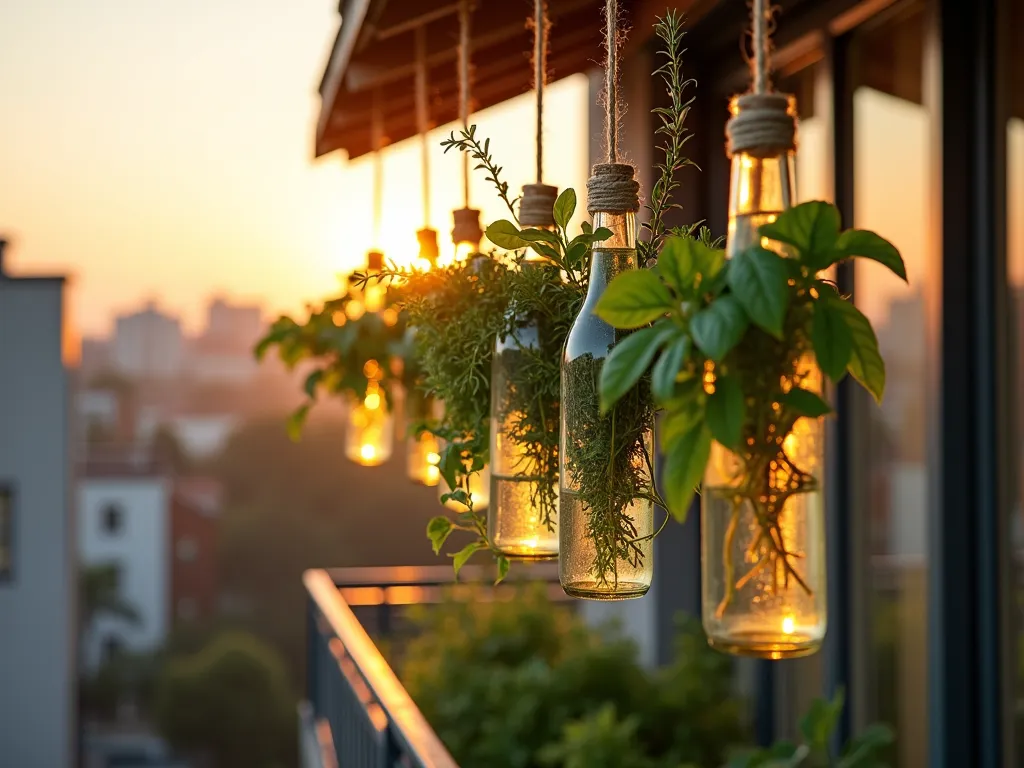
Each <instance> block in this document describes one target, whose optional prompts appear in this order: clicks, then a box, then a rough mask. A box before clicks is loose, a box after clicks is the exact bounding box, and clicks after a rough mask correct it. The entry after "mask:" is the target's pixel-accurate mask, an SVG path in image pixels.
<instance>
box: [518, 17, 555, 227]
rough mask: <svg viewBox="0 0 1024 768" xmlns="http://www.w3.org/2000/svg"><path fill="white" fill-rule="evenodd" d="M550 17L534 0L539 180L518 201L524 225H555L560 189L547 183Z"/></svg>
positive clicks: (525, 189)
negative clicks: (545, 154)
mask: <svg viewBox="0 0 1024 768" xmlns="http://www.w3.org/2000/svg"><path fill="white" fill-rule="evenodd" d="M547 31H548V18H547V3H546V2H545V0H534V15H533V87H534V89H535V90H536V93H537V137H536V138H537V142H536V144H537V146H536V152H537V183H536V184H524V185H523V196H522V198H521V199H520V200H519V223H520V224H521V225H522V226H524V227H553V226H554V225H555V217H554V213H553V211H554V207H555V200H557V199H558V188H557V187H552V186H551V185H549V184H545V183H544V81H545V80H546V79H547V69H548V67H547V60H548V41H547Z"/></svg>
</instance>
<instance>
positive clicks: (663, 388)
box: [651, 336, 691, 403]
mask: <svg viewBox="0 0 1024 768" xmlns="http://www.w3.org/2000/svg"><path fill="white" fill-rule="evenodd" d="M690 346H691V342H690V337H689V336H680V337H678V338H677V339H675V340H673V341H672V343H671V344H669V345H668V346H667V347H666V348H665V350H664V351H663V352H662V353H661V356H660V357H659V358H658V362H656V363H655V364H654V368H653V369H652V370H651V392H652V394H653V395H654V399H655V400H656V401H657V402H661V403H663V402H666V401H667V400H669V399H671V397H672V395H673V394H674V393H675V388H676V376H677V375H679V369H680V368H682V367H683V363H684V362H686V358H687V357H689V355H690Z"/></svg>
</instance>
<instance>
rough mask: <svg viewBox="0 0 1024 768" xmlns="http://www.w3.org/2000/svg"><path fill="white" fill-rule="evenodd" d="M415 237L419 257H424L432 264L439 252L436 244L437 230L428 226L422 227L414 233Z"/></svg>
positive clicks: (434, 262)
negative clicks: (418, 247)
mask: <svg viewBox="0 0 1024 768" xmlns="http://www.w3.org/2000/svg"><path fill="white" fill-rule="evenodd" d="M416 239H417V240H418V241H419V243H420V258H421V259H426V260H427V261H428V262H430V265H431V266H434V264H436V263H437V257H438V256H439V255H440V253H441V251H440V249H439V248H438V246H437V231H436V230H433V229H431V228H430V227H424V228H423V229H421V230H420V231H418V232H417V233H416Z"/></svg>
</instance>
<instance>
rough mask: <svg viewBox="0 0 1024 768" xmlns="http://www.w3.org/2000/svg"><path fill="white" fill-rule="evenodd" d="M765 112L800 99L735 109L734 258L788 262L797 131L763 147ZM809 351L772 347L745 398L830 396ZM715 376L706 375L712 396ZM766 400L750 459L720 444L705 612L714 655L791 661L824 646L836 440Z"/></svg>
mask: <svg viewBox="0 0 1024 768" xmlns="http://www.w3.org/2000/svg"><path fill="white" fill-rule="evenodd" d="M754 108H756V109H757V110H758V111H759V112H760V113H761V114H762V115H763V114H764V112H765V110H772V111H774V113H775V119H776V121H777V122H780V121H781V122H782V123H785V121H786V118H787V116H788V119H789V121H790V124H793V121H794V120H795V116H796V109H795V102H794V100H793V99H792V97H787V96H783V95H780V94H774V93H763V94H747V95H744V96H740V97H737V98H735V99H733V101H732V103H731V111H732V114H733V115H734V117H733V120H732V121H730V128H731V130H730V154H731V156H732V177H731V185H730V196H729V236H728V244H727V251H726V252H727V256H728V257H732V256H733V255H735V254H736V253H738V252H739V251H741V250H743V249H745V248H747V247H749V246H750V245H752V244H756V243H760V244H761V245H762V246H764V247H767V248H771V249H773V250H776V251H778V252H779V253H781V254H783V255H786V253H785V249H784V248H783V247H782V246H781V245H780V244H779V243H776V242H773V241H768V240H767V239H764V238H761V237H760V235H759V234H758V228H759V227H760V226H762V225H763V224H766V223H769V222H772V221H774V220H775V218H776V217H777V216H778V214H779V213H780V212H781V211H783V210H785V209H787V208H789V207H790V206H791V205H792V203H793V197H794V175H793V172H794V150H795V128H793V129H792V130H791V131H790V132H789V136H788V140H784V141H781V142H775V146H768V147H765V146H763V144H762V143H759V141H761V140H757V141H753V142H752V141H751V140H750V139H749V137H750V135H751V134H750V132H749V131H745V130H743V128H744V126H743V125H739V128H737V125H738V122H737V116H740V115H742V113H743V112H744V110H751V111H753V109H754ZM743 119H744V118H743V117H740V121H739V122H740V123H742V121H743ZM766 338H768V337H767V336H766ZM790 343H791V339H790V338H788V339H787V347H788V345H789V344H790ZM806 347H807V351H806V352H805V353H804V354H802V355H796V356H792V355H790V356H786V355H776V356H775V358H776V360H775V363H774V364H772V355H771V352H770V349H767V355H766V356H765V360H766V364H764V365H759V366H758V368H757V370H750V371H744V372H743V373H744V376H746V377H750V376H760V377H763V378H764V385H763V386H762V387H760V388H757V387H751V386H750V385H749V384H748V385H747V386H746V387H745V389H746V390H747V391H764V392H766V393H771V392H777V391H778V388H779V386H778V385H779V382H780V381H781V382H782V389H783V391H787V390H788V389H789V388H791V387H793V386H796V385H798V384H799V386H800V387H802V388H804V389H810V390H812V391H817V392H820V391H821V388H822V382H823V379H822V375H821V372H820V371H819V369H818V366H817V363H816V361H815V359H814V355H813V353H812V352H811V351H810V344H809V342H808V343H807V345H806ZM714 376H715V373H714V370H713V369H709V370H708V371H707V372H706V374H705V388H706V389H711V388H713V387H714ZM712 391H713V390H712ZM765 398H767V399H762V398H755V400H756V402H752V403H751V402H748V413H751V414H768V416H767V417H765V418H759V417H757V416H755V418H753V419H749V420H748V421H749V422H750V423H749V424H748V426H747V430H746V433H745V435H744V450H741V451H739V452H738V453H733V452H732V451H729V450H728V449H726V448H724V447H723V446H721V445H719V444H718V443H715V444H713V446H712V450H711V459H710V461H709V463H708V469H707V471H706V473H705V476H704V483H703V492H702V494H701V525H702V527H701V540H702V544H701V549H702V552H701V555H702V556H701V562H702V569H703V580H702V581H703V610H702V613H703V623H704V629H705V631H706V632H707V636H708V640H709V642H710V643H711V644H712V645H713V646H714V647H716V648H719V649H721V650H724V651H728V652H731V653H737V654H742V655H748V656H757V657H761V658H770V659H781V658H791V657H797V656H805V655H807V654H810V653H813V652H814V651H816V650H817V649H818V647H819V646H820V645H821V642H822V640H823V639H824V636H825V628H826V603H825V600H826V594H825V593H826V589H825V574H826V568H825V510H824V485H823V484H824V476H823V470H824V447H825V435H824V425H823V423H822V419H820V418H819V419H811V418H796V419H795V421H794V420H793V417H792V416H789V415H787V414H786V412H785V410H784V409H783V408H781V407H780V405H779V404H778V403H775V402H771V399H770V398H771V395H766V396H765ZM766 445H767V446H768V448H767V449H766V448H765V447H764V446H766Z"/></svg>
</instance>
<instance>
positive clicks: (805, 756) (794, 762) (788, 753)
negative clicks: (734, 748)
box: [726, 691, 894, 768]
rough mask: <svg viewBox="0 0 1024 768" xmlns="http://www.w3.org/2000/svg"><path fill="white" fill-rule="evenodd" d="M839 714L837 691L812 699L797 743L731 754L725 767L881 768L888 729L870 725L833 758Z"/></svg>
mask: <svg viewBox="0 0 1024 768" xmlns="http://www.w3.org/2000/svg"><path fill="white" fill-rule="evenodd" d="M842 711H843V694H842V692H841V691H840V692H839V693H838V694H836V697H835V698H834V699H833V700H832V701H825V700H823V699H818V700H816V701H815V702H814V703H813V704H812V705H811V709H810V710H809V711H808V712H807V714H806V715H804V716H803V717H802V718H801V720H800V735H801V737H802V743H801V744H793V743H791V742H788V741H780V742H778V743H776V744H773V745H772V746H771V747H769V748H767V749H757V750H750V751H746V752H743V753H741V754H738V755H735V756H734V757H733V758H732V759H731V760H730V761H729V763H728V766H727V767H726V768H885V766H886V765H887V763H886V762H885V760H884V757H883V753H884V750H885V748H886V747H888V746H889V745H890V744H892V742H893V739H894V736H893V733H892V730H891V729H889V728H888V727H886V726H884V725H879V724H875V725H871V726H869V727H868V728H866V729H865V730H864V731H863V732H862V733H860V734H858V735H857V736H856V737H854V738H853V739H851V740H850V742H849V743H848V744H847V745H846V746H845V747H844V748H843V749H842V751H841V752H840V753H839V754H838V755H836V754H834V750H833V749H832V747H831V743H832V740H833V734H834V732H835V729H836V725H837V724H838V722H839V716H840V714H842Z"/></svg>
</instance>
